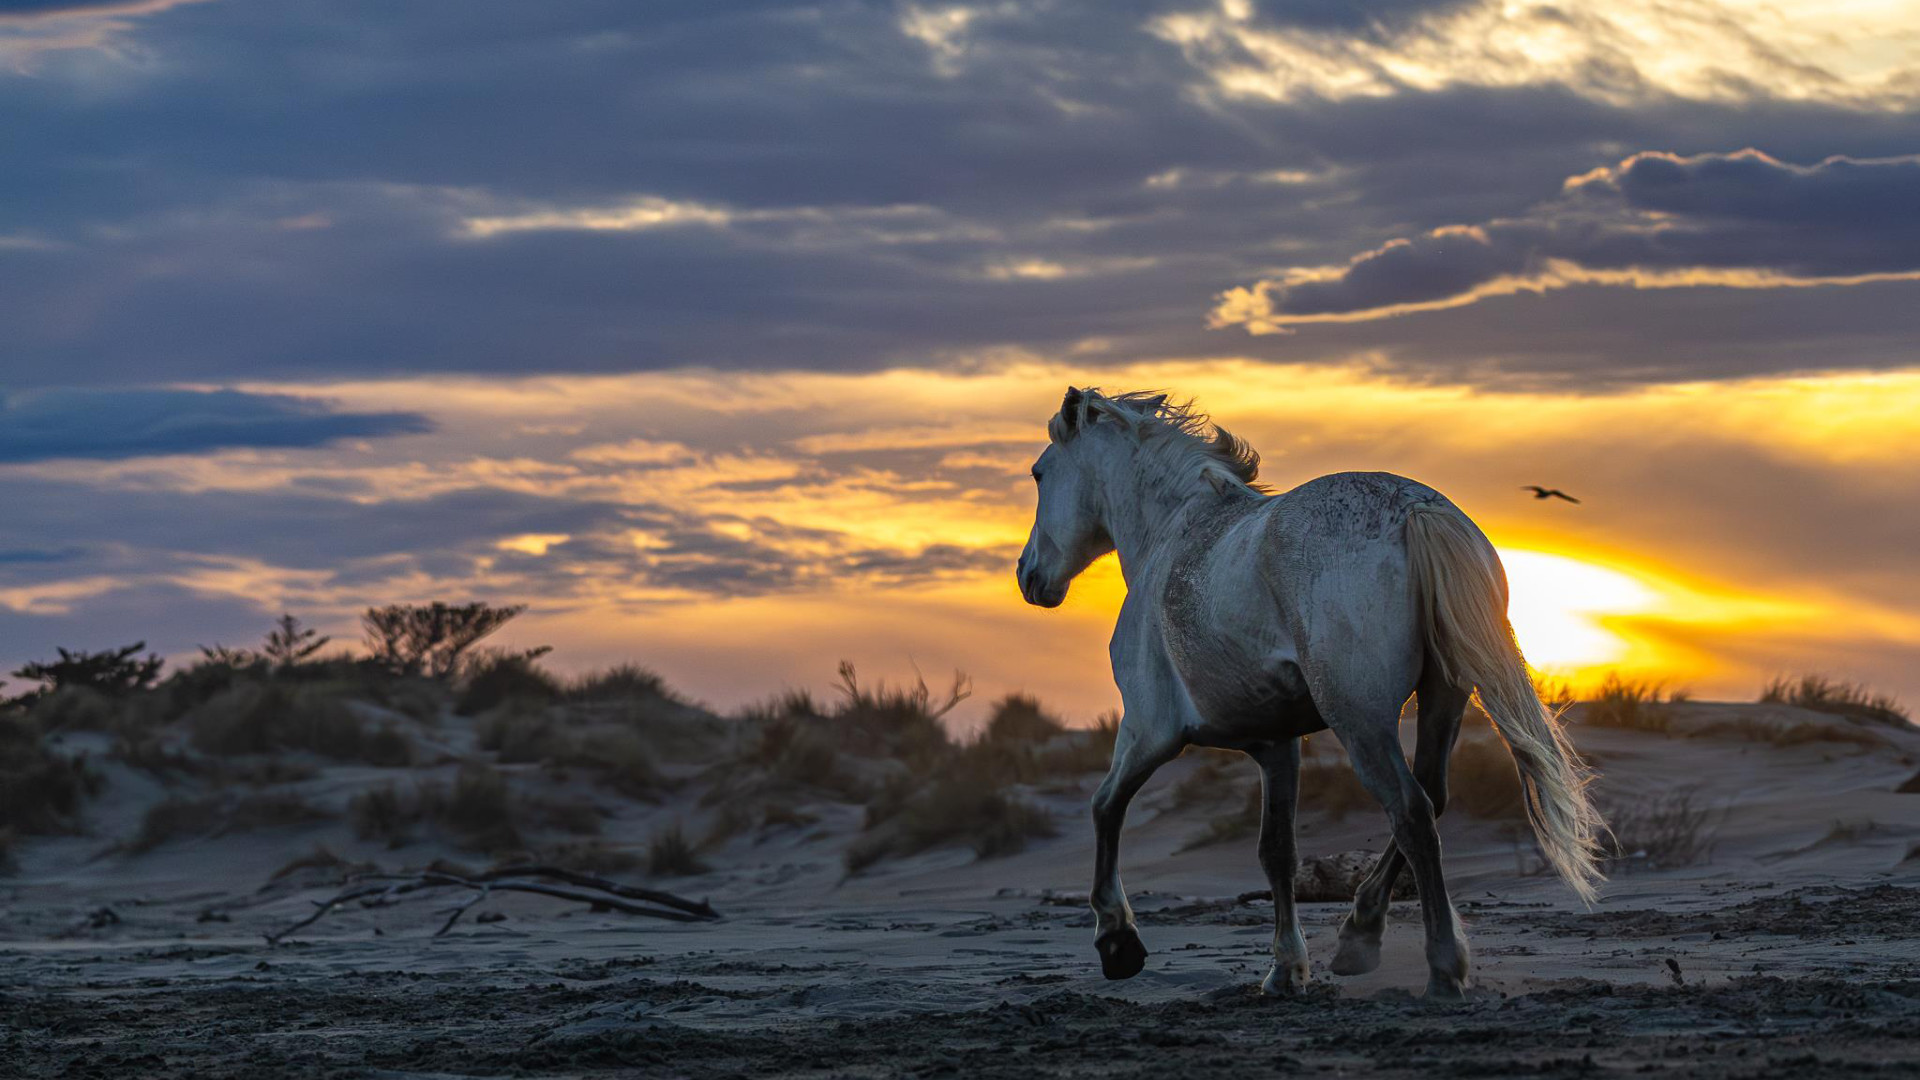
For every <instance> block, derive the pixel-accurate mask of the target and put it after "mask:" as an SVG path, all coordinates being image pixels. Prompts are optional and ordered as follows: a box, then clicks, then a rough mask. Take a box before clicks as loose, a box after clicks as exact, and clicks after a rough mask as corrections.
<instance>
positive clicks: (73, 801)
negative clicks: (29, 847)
mask: <svg viewBox="0 0 1920 1080" xmlns="http://www.w3.org/2000/svg"><path fill="white" fill-rule="evenodd" d="M103 783H104V781H103V780H102V778H101V776H100V774H99V773H97V772H95V771H94V770H93V769H92V767H90V766H89V765H88V764H87V759H86V756H85V755H84V754H82V755H77V756H74V757H67V756H66V755H64V754H60V753H57V752H54V751H52V750H50V749H49V748H48V747H47V746H46V745H45V744H44V743H43V742H42V741H41V739H40V735H39V732H38V731H37V730H35V728H34V726H33V724H32V723H31V722H30V721H28V720H26V719H24V718H21V717H17V716H0V830H6V831H8V832H10V833H13V834H15V835H21V836H44V835H57V834H63V833H76V832H79V831H80V812H81V808H82V806H83V805H84V803H85V802H86V800H87V799H88V798H89V797H91V796H93V795H95V794H97V793H98V792H99V790H100V787H101V785H102V784H103Z"/></svg>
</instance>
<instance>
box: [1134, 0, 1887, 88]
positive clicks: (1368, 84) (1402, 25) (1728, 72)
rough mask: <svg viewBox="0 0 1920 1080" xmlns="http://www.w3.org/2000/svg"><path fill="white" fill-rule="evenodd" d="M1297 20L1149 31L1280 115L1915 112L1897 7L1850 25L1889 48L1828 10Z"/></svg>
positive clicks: (1624, 5) (1279, 9)
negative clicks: (1562, 103)
mask: <svg viewBox="0 0 1920 1080" xmlns="http://www.w3.org/2000/svg"><path fill="white" fill-rule="evenodd" d="M1292 6H1293V5H1290V4H1282V3H1268V4H1261V5H1259V6H1258V7H1256V6H1255V5H1254V4H1253V3H1251V2H1250V0H1227V2H1224V3H1221V4H1220V5H1218V6H1217V7H1214V8H1211V9H1199V10H1191V11H1176V12H1170V13H1167V14H1164V15H1162V16H1160V17H1159V18H1157V19H1155V20H1154V21H1153V23H1152V26H1153V29H1154V31H1155V32H1156V33H1157V34H1159V35H1160V36H1162V37H1163V38H1165V39H1166V40H1167V41H1169V42H1172V43H1174V44H1176V45H1178V46H1179V47H1180V48H1181V50H1182V51H1183V53H1184V54H1185V55H1186V56H1187V58H1188V60H1189V61H1190V62H1191V63H1193V64H1194V66H1195V67H1197V68H1199V69H1200V70H1202V71H1204V72H1206V73H1207V75H1208V77H1209V79H1210V80H1211V83H1212V86H1213V89H1214V91H1215V92H1216V93H1218V94H1220V95H1222V96H1225V97H1229V98H1245V99H1252V100H1265V101H1272V102H1279V103H1287V102H1295V101H1301V100H1306V99H1312V98H1327V99H1340V98H1352V97H1390V96H1397V95H1402V94H1410V93H1420V92H1429V91H1433V90H1439V89H1444V88H1447V87H1452V86H1485V87H1514V86H1550V85H1551V86H1562V87H1565V88H1566V89H1568V90H1570V91H1572V92H1573V93H1576V94H1579V95H1581V96H1583V97H1587V98H1591V99H1593V100H1596V101H1601V102H1605V103H1608V104H1612V105H1619V106H1632V105H1638V104H1644V103H1648V102H1652V101H1657V100H1659V99H1661V98H1670V97H1678V98H1686V99H1692V100H1699V101H1729V102H1737V101H1751V100H1763V99H1771V100H1804V101H1822V102H1828V103H1834V104H1840V105H1844V106H1846V107H1849V108H1858V109H1867V110H1904V109H1905V108H1907V107H1908V106H1910V105H1911V103H1912V101H1913V98H1914V94H1915V90H1916V84H1915V83H1914V81H1913V79H1912V78H1911V76H1910V74H1909V69H1910V67H1911V65H1912V63H1913V61H1914V60H1915V59H1916V57H1917V56H1920V49H1917V48H1916V45H1915V43H1914V42H1913V40H1912V39H1911V36H1910V34H1909V33H1908V31H1909V30H1910V26H1909V20H1910V19H1911V13H1910V11H1909V10H1908V9H1905V8H1904V7H1902V6H1900V5H1888V6H1886V7H1884V8H1881V9H1877V10H1875V9H1867V8H1858V7H1856V8H1853V9H1851V10H1849V11H1848V12H1847V13H1846V15H1845V20H1846V25H1847V27H1848V31H1849V33H1850V34H1862V35H1868V34H1872V35H1883V36H1881V37H1880V40H1881V41H1882V42H1883V48H1882V49H1879V50H1861V49H1856V48H1852V47H1850V45H1849V43H1848V42H1846V41H1845V40H1843V39H1842V38H1841V37H1840V36H1838V35H1835V34H1833V33H1832V28H1833V25H1834V18H1833V15H1832V12H1831V9H1829V8H1828V7H1827V6H1826V5H1825V4H1824V3H1821V2H1820V0H1783V2H1782V3H1780V4H1778V5H1769V6H1766V7H1759V6H1756V5H1734V4H1721V3H1712V2H1698V3H1689V4H1684V5H1682V4H1674V3H1669V2H1667V0H1615V2H1613V3H1609V4H1606V5H1597V4H1579V5H1569V4H1553V3H1538V2H1520V3H1514V2H1510V0H1464V2H1458V3H1432V4H1430V3H1421V2H1419V0H1411V2H1407V3H1376V4H1371V5H1355V6H1353V7H1352V8H1351V9H1350V17H1348V18H1344V19H1343V18H1339V17H1337V16H1334V15H1333V13H1332V12H1326V14H1328V15H1330V16H1333V17H1315V16H1316V15H1319V14H1320V13H1322V12H1323V11H1325V9H1326V8H1332V7H1334V6H1335V5H1332V4H1328V5H1324V6H1323V5H1321V4H1318V3H1313V4H1308V5H1304V9H1305V13H1304V17H1303V16H1302V15H1301V14H1293V15H1289V14H1288V12H1287V9H1288V8H1290V7H1292Z"/></svg>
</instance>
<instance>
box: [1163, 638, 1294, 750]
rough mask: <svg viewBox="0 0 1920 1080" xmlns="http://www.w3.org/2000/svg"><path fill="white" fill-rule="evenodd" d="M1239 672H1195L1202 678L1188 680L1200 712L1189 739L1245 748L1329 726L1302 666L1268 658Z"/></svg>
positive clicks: (1193, 698)
mask: <svg viewBox="0 0 1920 1080" xmlns="http://www.w3.org/2000/svg"><path fill="white" fill-rule="evenodd" d="M1230 670H1236V669H1230ZM1237 672H1238V674H1230V675H1225V676H1223V675H1222V674H1221V673H1219V672H1217V671H1216V672H1214V673H1210V674H1201V673H1198V672H1196V673H1195V675H1197V676H1198V677H1197V678H1195V677H1190V678H1188V679H1187V680H1186V682H1187V690H1188V694H1189V696H1190V697H1191V698H1192V700H1193V704H1194V708H1195V712H1196V714H1197V716H1196V723H1195V724H1194V725H1193V729H1192V730H1190V731H1188V732H1187V739H1188V741H1190V742H1193V743H1196V744H1198V745H1200V746H1217V747H1222V748H1225V749H1241V748H1243V747H1245V746H1247V745H1248V744H1251V743H1260V742H1272V741H1274V740H1276V739H1291V738H1297V737H1299V736H1301V735H1311V734H1313V733H1314V732H1316V731H1323V730H1325V729H1326V726H1327V725H1326V723H1325V722H1324V721H1322V720H1321V719H1320V713H1319V711H1318V710H1316V709H1315V708H1314V706H1313V699H1312V698H1311V697H1310V696H1308V694H1307V687H1306V680H1305V679H1303V678H1302V677H1301V675H1300V667H1299V665H1298V664H1296V663H1294V662H1292V661H1291V660H1278V661H1276V660H1275V659H1274V658H1272V657H1266V658H1261V659H1260V660H1259V661H1255V662H1252V663H1249V664H1247V665H1246V666H1244V667H1240V668H1238V669H1237Z"/></svg>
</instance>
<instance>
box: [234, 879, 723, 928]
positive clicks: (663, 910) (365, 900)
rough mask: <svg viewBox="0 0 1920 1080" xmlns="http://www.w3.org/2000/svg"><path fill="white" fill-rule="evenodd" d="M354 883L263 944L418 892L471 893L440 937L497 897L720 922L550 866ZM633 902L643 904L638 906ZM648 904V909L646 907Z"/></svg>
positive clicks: (667, 897)
mask: <svg viewBox="0 0 1920 1080" xmlns="http://www.w3.org/2000/svg"><path fill="white" fill-rule="evenodd" d="M528 878H551V879H554V880H556V881H559V882H561V883H562V884H560V885H548V884H545V883H543V882H540V881H529V880H526V879H528ZM355 881H356V882H357V883H356V884H353V885H350V886H349V887H348V888H346V889H343V890H341V892H340V893H339V894H338V895H336V896H334V897H333V898H331V899H329V900H323V901H317V902H315V904H314V911H313V914H311V915H308V916H307V917H306V918H304V919H301V920H300V921H299V922H296V923H294V924H293V925H292V926H289V927H287V928H286V929H284V930H280V931H278V932H275V933H271V934H268V935H267V936H266V937H267V944H269V945H277V944H279V943H280V942H281V941H283V940H285V939H286V938H287V937H288V936H289V935H290V934H292V933H294V932H295V931H297V930H301V929H304V928H306V927H308V926H312V925H313V924H314V923H316V922H319V921H320V920H321V919H322V918H324V917H326V916H327V914H328V913H330V912H332V911H333V910H334V909H336V908H338V907H340V906H341V905H342V904H350V903H354V902H355V901H358V902H359V903H360V906H362V907H368V908H373V907H385V906H387V905H388V904H391V903H393V902H394V899H395V898H396V897H399V896H402V895H404V894H406V893H411V892H419V891H420V890H423V889H471V890H473V893H474V895H473V896H471V897H469V898H467V900H466V901H465V902H463V903H461V904H460V905H459V906H458V907H456V908H454V909H453V910H452V912H451V913H449V915H448V917H447V921H446V922H445V923H443V924H441V926H440V929H438V930H436V931H434V934H433V936H434V937H439V936H440V935H441V934H444V933H446V932H447V931H448V930H451V929H453V924H454V923H455V922H457V921H459V919H460V916H462V915H464V914H466V912H467V911H468V909H470V908H472V907H473V906H474V905H476V904H478V903H480V902H481V901H483V900H485V899H486V898H487V897H488V896H490V895H491V894H493V893H496V892H524V893H535V894H537V895H540V896H551V897H554V898H555V899H559V900H571V901H573V902H575V903H578V904H586V905H587V906H588V907H589V908H590V909H591V910H593V911H618V912H620V913H621V914H624V915H643V916H646V917H647V918H651V919H668V920H671V921H674V922H705V921H708V920H711V919H717V918H719V917H720V913H719V912H717V911H715V910H713V905H711V904H709V903H707V902H706V901H705V900H702V901H699V902H698V903H696V902H694V901H692V900H688V899H686V898H684V897H680V896H675V895H673V894H672V893H666V892H660V891H658V890H656V889H643V888H640V887H639V886H636V885H625V884H622V883H620V882H617V881H610V880H608V879H606V878H600V877H594V876H593V875H591V874H580V873H575V872H573V871H571V870H563V869H561V868H559V867H555V866H509V867H503V868H501V869H498V870H489V871H487V872H486V873H484V874H476V875H474V876H472V877H461V876H459V875H456V874H449V873H445V872H444V871H439V870H427V871H423V872H421V873H418V874H364V875H361V876H359V877H358V878H356V879H355ZM634 900H644V901H647V902H648V903H646V904H638V903H634V902H633V901H634ZM649 905H653V906H649Z"/></svg>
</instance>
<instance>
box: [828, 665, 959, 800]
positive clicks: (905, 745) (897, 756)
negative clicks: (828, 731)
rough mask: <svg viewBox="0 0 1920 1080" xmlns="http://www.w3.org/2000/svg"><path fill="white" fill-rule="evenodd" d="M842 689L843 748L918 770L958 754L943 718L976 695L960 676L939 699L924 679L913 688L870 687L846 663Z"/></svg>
mask: <svg viewBox="0 0 1920 1080" xmlns="http://www.w3.org/2000/svg"><path fill="white" fill-rule="evenodd" d="M839 690H840V693H841V696H842V698H843V700H842V702H841V706H840V708H839V710H838V711H836V712H835V713H834V716H833V720H834V730H835V731H836V733H837V734H838V735H839V737H840V745H841V747H842V748H843V749H846V750H850V751H852V752H853V753H857V754H865V755H868V756H876V757H889V758H893V759H894V760H897V761H902V762H905V763H906V764H907V767H908V768H911V769H913V770H915V771H916V772H917V771H922V770H924V769H926V768H928V767H930V766H932V765H934V764H937V763H938V762H939V761H941V760H942V759H944V758H945V757H946V756H947V755H948V754H949V753H951V752H952V750H953V741H952V740H951V739H949V738H948V737H947V729H946V727H945V725H943V724H941V722H940V718H941V717H943V716H945V715H946V714H947V713H949V712H951V711H953V708H954V706H956V705H958V704H960V703H961V702H962V701H965V700H966V699H967V698H968V697H970V696H971V695H972V693H973V690H972V682H971V680H969V679H968V678H967V677H966V676H965V675H964V674H961V673H960V672H955V673H954V676H953V685H952V686H951V687H950V688H949V689H948V691H947V694H946V696H945V697H944V698H941V699H938V700H936V699H935V697H934V695H933V692H932V691H931V690H930V689H929V688H928V687H927V681H926V680H925V679H922V678H916V679H915V680H914V684H913V685H912V686H902V687H890V686H888V685H887V684H886V683H884V682H879V683H875V684H874V685H873V686H872V687H871V688H869V687H864V686H861V685H860V681H859V678H858V677H857V675H856V674H855V672H854V667H853V665H852V664H851V663H847V662H845V661H842V662H841V664H840V686H839Z"/></svg>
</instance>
